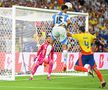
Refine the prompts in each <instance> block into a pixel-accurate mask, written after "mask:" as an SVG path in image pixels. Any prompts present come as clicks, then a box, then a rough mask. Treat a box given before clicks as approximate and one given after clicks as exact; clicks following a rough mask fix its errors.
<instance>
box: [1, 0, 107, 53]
mask: <svg viewBox="0 0 108 90" xmlns="http://www.w3.org/2000/svg"><path fill="white" fill-rule="evenodd" d="M66 2H71V3H72V9H71V11H72V12H86V13H89V32H90V33H92V34H95V33H96V34H97V35H98V36H97V37H98V40H97V41H96V42H95V50H94V51H95V52H108V0H0V7H12V5H19V6H28V7H35V8H45V9H54V10H60V6H61V5H62V4H64V3H66ZM38 35H39V36H41V35H42V33H38ZM34 37H36V35H34ZM37 41H40V40H37ZM75 46H76V45H75ZM77 49H79V48H77Z"/></svg>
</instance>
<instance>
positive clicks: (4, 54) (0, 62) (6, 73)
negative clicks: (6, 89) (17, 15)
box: [0, 8, 12, 79]
mask: <svg viewBox="0 0 108 90" xmlns="http://www.w3.org/2000/svg"><path fill="white" fill-rule="evenodd" d="M11 16H12V9H1V8H0V79H3V78H5V79H6V78H11V77H12V58H11V54H12V19H11V18H10V17H11Z"/></svg>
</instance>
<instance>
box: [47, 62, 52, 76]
mask: <svg viewBox="0 0 108 90" xmlns="http://www.w3.org/2000/svg"><path fill="white" fill-rule="evenodd" d="M52 68H53V62H52V61H51V62H49V70H48V76H50V75H51V72H52Z"/></svg>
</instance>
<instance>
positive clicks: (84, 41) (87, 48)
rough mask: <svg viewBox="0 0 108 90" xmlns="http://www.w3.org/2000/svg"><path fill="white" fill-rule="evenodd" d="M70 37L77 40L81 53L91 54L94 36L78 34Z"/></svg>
mask: <svg viewBox="0 0 108 90" xmlns="http://www.w3.org/2000/svg"><path fill="white" fill-rule="evenodd" d="M72 37H73V38H75V39H77V40H78V42H79V45H80V47H81V49H82V52H84V53H85V54H86V53H91V52H92V46H91V44H92V42H93V40H94V39H95V36H93V35H91V34H90V33H80V34H72Z"/></svg>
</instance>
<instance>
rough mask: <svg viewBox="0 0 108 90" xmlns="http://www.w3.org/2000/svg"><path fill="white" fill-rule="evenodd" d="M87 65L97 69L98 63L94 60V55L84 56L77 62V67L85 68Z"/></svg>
mask: <svg viewBox="0 0 108 90" xmlns="http://www.w3.org/2000/svg"><path fill="white" fill-rule="evenodd" d="M85 64H89V65H90V66H91V68H93V67H96V63H95V60H94V56H93V54H90V55H82V56H81V57H80V58H79V59H78V60H77V62H76V64H75V65H78V66H84V65H85Z"/></svg>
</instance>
